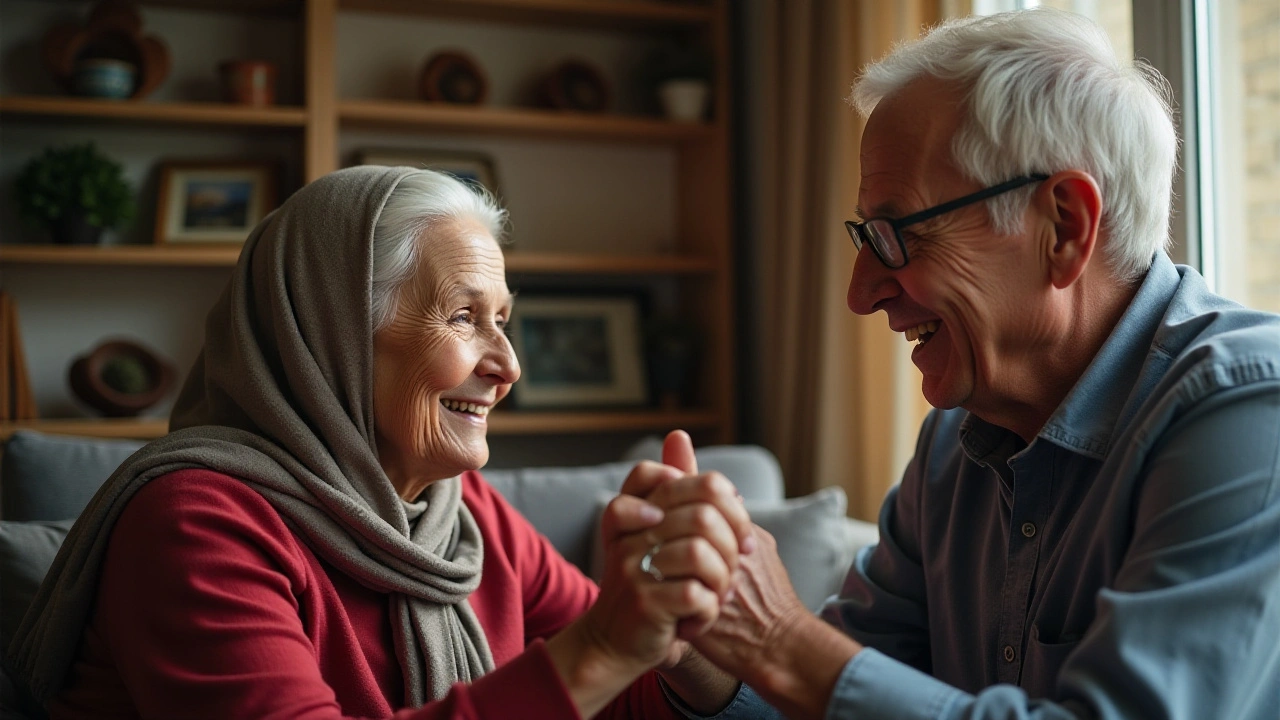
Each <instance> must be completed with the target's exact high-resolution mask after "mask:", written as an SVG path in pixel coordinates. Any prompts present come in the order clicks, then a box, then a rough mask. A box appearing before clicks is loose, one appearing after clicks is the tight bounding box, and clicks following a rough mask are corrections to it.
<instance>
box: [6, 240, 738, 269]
mask: <svg viewBox="0 0 1280 720" xmlns="http://www.w3.org/2000/svg"><path fill="white" fill-rule="evenodd" d="M239 257H240V246H239V245H229V246H226V247H222V246H208V245H205V246H192V247H182V246H172V245H85V246H76V245H7V246H0V263H6V264H8V263H21V264H26V265H153V266H169V267H230V266H232V265H235V264H236V260H237V259H238V258H239ZM506 264H507V271H508V272H512V273H528V274H565V275H577V274H580V275H669V274H671V275H674V274H690V275H692V274H705V273H713V272H715V270H716V266H715V262H714V261H712V260H711V259H710V258H705V257H691V256H682V255H589V254H577V253H533V252H518V251H516V252H512V253H509V254H508V255H507V257H506Z"/></svg>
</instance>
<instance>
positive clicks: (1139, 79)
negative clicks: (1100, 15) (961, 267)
mask: <svg viewBox="0 0 1280 720" xmlns="http://www.w3.org/2000/svg"><path fill="white" fill-rule="evenodd" d="M926 76H927V77H933V78H937V79H938V80H942V81H946V82H953V83H956V84H957V85H958V86H959V87H961V88H964V89H965V95H964V98H965V111H966V116H965V117H964V118H963V119H962V120H961V123H960V127H959V130H958V131H957V132H956V135H955V137H954V138H953V139H952V144H951V152H952V155H953V158H954V160H955V162H956V165H957V166H958V167H959V168H960V171H961V172H962V173H964V174H965V175H966V176H967V177H968V178H970V179H972V180H973V181H975V182H977V183H979V184H981V185H983V186H989V185H995V184H997V183H1000V182H1004V181H1006V180H1009V179H1011V178H1014V177H1018V176H1021V175H1029V174H1033V173H1053V172H1057V171H1060V170H1067V169H1078V170H1084V171H1086V172H1088V173H1089V174H1090V175H1092V176H1093V178H1094V179H1095V180H1096V181H1097V182H1098V185H1099V187H1100V189H1101V191H1102V204H1103V211H1102V227H1103V228H1104V229H1105V230H1106V231H1107V233H1108V235H1109V240H1108V241H1107V243H1106V245H1105V246H1104V247H1102V248H1101V249H1102V251H1103V253H1104V257H1105V258H1106V260H1107V262H1108V264H1109V265H1110V267H1111V269H1112V270H1113V272H1114V273H1115V274H1116V276H1117V277H1120V278H1122V279H1126V280H1132V279H1136V278H1139V277H1141V276H1142V275H1143V274H1145V273H1146V271H1147V268H1148V267H1149V266H1150V264H1151V259H1152V257H1153V256H1154V255H1155V253H1156V252H1158V251H1164V250H1165V249H1166V248H1167V245H1168V242H1169V204H1170V200H1171V194H1172V188H1173V173H1174V168H1175V166H1176V164H1177V158H1178V135H1177V131H1176V130H1175V129H1174V124H1173V116H1172V112H1171V109H1170V108H1171V101H1170V92H1169V84H1168V82H1167V81H1166V80H1165V79H1164V78H1163V77H1161V75H1160V74H1159V73H1158V72H1156V70H1155V69H1153V68H1151V67H1150V66H1149V65H1147V64H1146V63H1143V62H1140V61H1138V62H1134V63H1132V64H1130V63H1128V62H1122V61H1120V60H1119V59H1118V58H1117V57H1116V54H1115V51H1114V49H1112V47H1111V42H1110V40H1109V39H1108V38H1107V35H1106V33H1105V32H1103V30H1102V29H1101V28H1100V27H1098V26H1097V25H1096V24H1095V23H1093V22H1092V21H1091V20H1089V19H1087V18H1085V17H1082V16H1080V15H1075V14H1072V13H1068V12H1063V11H1058V10H1053V9H1051V8H1037V9H1034V10H1023V11H1018V12H1010V13H1001V14H998V15H989V16H984V17H968V18H962V19H958V20H951V21H948V22H945V23H943V24H941V25H939V26H937V27H936V28H934V29H933V30H931V31H930V32H929V33H928V34H927V35H925V36H924V37H923V38H921V39H919V40H917V41H915V42H910V43H905V44H900V45H898V46H897V47H895V48H894V49H893V51H892V52H890V54H889V55H887V56H886V57H884V58H883V59H881V60H879V61H878V62H876V63H873V64H871V65H869V66H867V67H866V68H865V69H864V70H863V73H862V75H861V77H859V78H858V80H857V81H856V82H855V83H854V86H853V94H852V96H851V97H850V101H851V102H852V103H853V104H854V106H855V107H856V108H857V109H858V111H859V112H860V113H862V114H863V116H864V117H865V116H867V115H870V114H871V111H872V110H874V109H875V106H876V104H877V103H878V102H880V100H882V99H883V98H885V97H887V96H889V95H892V94H893V93H894V92H897V91H898V90H900V89H902V88H903V87H905V86H906V85H908V84H909V83H911V82H912V81H913V80H916V79H917V78H920V77H926ZM1033 192H1034V186H1032V187H1028V188H1025V189H1023V190H1019V191H1015V192H1011V193H1007V194H1005V195H1002V196H999V197H996V198H993V199H991V200H989V201H988V203H989V205H988V208H989V210H990V213H991V221H992V225H993V227H994V228H995V229H996V231H997V232H999V233H1002V234H1012V233H1014V232H1016V231H1017V230H1018V229H1019V226H1020V217H1021V214H1022V210H1023V209H1024V208H1025V207H1026V203H1027V202H1028V201H1029V199H1030V197H1031V194H1032V193H1033Z"/></svg>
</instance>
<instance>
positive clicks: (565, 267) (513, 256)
mask: <svg viewBox="0 0 1280 720" xmlns="http://www.w3.org/2000/svg"><path fill="white" fill-rule="evenodd" d="M506 263H507V272H511V273H531V274H532V273H546V274H566V275H567V274H583V275H668V274H689V275H695V274H704V273H713V272H715V270H716V265H715V262H714V261H713V260H711V259H710V258H706V257H695V256H687V255H586V254H568V253H533V252H520V251H513V252H509V253H507V256H506Z"/></svg>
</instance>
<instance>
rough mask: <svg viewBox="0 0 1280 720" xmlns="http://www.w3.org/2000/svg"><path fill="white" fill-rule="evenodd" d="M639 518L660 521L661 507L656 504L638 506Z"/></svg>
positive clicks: (652, 521) (647, 520)
mask: <svg viewBox="0 0 1280 720" xmlns="http://www.w3.org/2000/svg"><path fill="white" fill-rule="evenodd" d="M640 519H642V520H644V521H646V522H651V523H659V522H662V508H660V507H658V506H657V505H642V506H641V507H640Z"/></svg>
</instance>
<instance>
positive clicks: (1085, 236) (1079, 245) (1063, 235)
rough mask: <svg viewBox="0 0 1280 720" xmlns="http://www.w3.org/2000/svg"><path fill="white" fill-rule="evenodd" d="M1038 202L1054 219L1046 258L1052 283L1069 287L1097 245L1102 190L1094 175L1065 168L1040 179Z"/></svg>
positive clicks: (1048, 216)
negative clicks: (1041, 181) (1047, 177)
mask: <svg viewBox="0 0 1280 720" xmlns="http://www.w3.org/2000/svg"><path fill="white" fill-rule="evenodd" d="M1036 202H1037V204H1038V205H1040V208H1041V210H1042V211H1043V212H1044V214H1045V217H1047V218H1048V219H1049V220H1050V221H1051V222H1052V223H1053V235H1052V237H1047V238H1046V239H1045V248H1044V252H1045V260H1046V262H1047V265H1048V268H1049V279H1050V280H1051V281H1052V282H1053V286H1054V287H1056V288H1058V289H1062V288H1065V287H1068V286H1069V285H1071V284H1072V283H1074V282H1075V281H1076V279H1077V278H1079V277H1080V275H1081V273H1083V272H1084V269H1085V267H1086V266H1088V264H1089V258H1091V257H1092V256H1093V252H1094V250H1096V249H1097V245H1098V228H1099V227H1101V224H1102V191H1101V190H1099V189H1098V183H1097V181H1095V180H1094V179H1093V176H1092V175H1090V174H1089V173H1087V172H1083V171H1081V170H1064V171H1062V172H1059V173H1055V174H1053V175H1052V176H1051V177H1050V178H1049V179H1048V180H1045V181H1044V182H1043V183H1041V185H1040V188H1039V190H1038V191H1037V192H1036Z"/></svg>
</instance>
